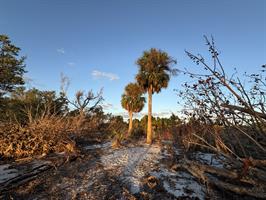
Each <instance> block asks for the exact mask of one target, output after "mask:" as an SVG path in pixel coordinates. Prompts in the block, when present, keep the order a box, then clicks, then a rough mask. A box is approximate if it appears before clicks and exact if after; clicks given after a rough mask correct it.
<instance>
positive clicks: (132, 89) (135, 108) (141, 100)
mask: <svg viewBox="0 0 266 200" xmlns="http://www.w3.org/2000/svg"><path fill="white" fill-rule="evenodd" d="M142 94H143V92H142V90H141V88H140V87H139V85H138V84H136V83H129V84H128V85H127V86H126V87H125V92H124V94H123V95H122V99H121V105H122V107H123V108H124V109H126V110H127V111H128V114H129V127H128V133H129V134H130V133H131V130H132V118H133V113H136V112H140V111H141V110H142V109H143V107H144V104H145V97H142Z"/></svg>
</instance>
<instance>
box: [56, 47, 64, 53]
mask: <svg viewBox="0 0 266 200" xmlns="http://www.w3.org/2000/svg"><path fill="white" fill-rule="evenodd" d="M56 51H57V52H58V53H60V54H65V53H66V52H65V49H64V48H60V49H56Z"/></svg>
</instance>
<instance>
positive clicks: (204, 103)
mask: <svg viewBox="0 0 266 200" xmlns="http://www.w3.org/2000/svg"><path fill="white" fill-rule="evenodd" d="M205 40H206V45H207V47H208V50H209V52H210V54H211V57H212V64H208V62H207V61H205V58H203V56H201V55H200V54H197V55H195V54H192V53H190V52H188V51H186V53H187V55H188V56H189V57H190V58H191V59H192V60H193V61H194V62H195V63H196V64H197V65H198V66H202V67H203V69H204V70H205V71H204V72H203V73H201V74H199V73H192V72H191V71H189V70H187V69H185V70H182V71H181V70H180V72H182V73H183V74H185V75H188V76H189V77H190V78H191V79H192V81H191V82H192V83H191V82H190V83H184V84H183V88H184V89H183V90H182V91H179V95H180V96H181V97H182V99H185V101H184V102H183V103H184V104H185V105H184V111H183V112H184V114H185V115H186V123H183V124H182V125H180V126H179V134H180V138H181V142H182V143H183V144H184V146H185V147H186V148H187V150H189V149H190V150H195V149H198V148H200V149H201V150H208V151H212V152H216V153H218V154H222V155H224V156H225V157H227V158H228V160H230V163H231V164H232V165H235V163H240V165H238V168H239V170H240V172H239V174H244V175H247V176H249V178H251V179H252V180H253V181H254V182H256V183H258V184H257V185H256V186H255V185H254V184H253V185H252V184H251V185H252V186H254V187H255V188H253V189H252V190H250V193H249V195H251V196H255V197H256V193H257V192H261V195H262V196H266V195H265V191H266V188H265V187H264V186H265V185H264V186H262V185H261V182H263V183H265V182H266V178H265V179H264V180H263V181H259V180H258V179H256V178H255V179H254V176H252V174H250V171H252V170H250V169H253V170H254V169H256V170H257V169H258V168H257V167H258V165H260V166H259V167H260V168H261V169H263V171H265V170H266V169H265V164H263V163H265V160H266V112H265V109H266V107H265V106H266V97H265V92H266V76H265V71H266V65H262V67H261V69H260V70H259V71H258V73H253V74H250V75H248V74H247V73H245V74H244V77H245V78H246V79H247V80H242V79H240V78H239V77H237V71H236V69H235V73H234V74H233V75H231V76H228V75H227V73H226V71H225V69H224V67H223V65H222V63H221V61H220V59H219V52H218V50H217V49H216V47H215V43H214V39H213V38H211V40H209V39H208V38H207V37H205ZM244 83H245V84H244ZM255 163H260V164H255ZM239 166H240V167H239ZM199 169H201V172H202V174H204V173H205V172H206V170H205V168H204V167H203V168H199ZM216 174H217V173H216ZM204 175H206V174H204ZM227 178H228V177H227ZM217 183H218V181H217ZM243 185H244V183H243ZM258 185H259V186H258ZM219 187H222V188H224V189H225V190H228V184H226V183H225V182H223V183H221V184H220V185H219ZM230 187H231V186H230ZM239 187H240V186H239ZM239 187H238V186H235V187H233V188H234V189H235V190H234V191H233V192H237V191H238V192H239V193H242V194H246V193H245V192H244V193H243V192H242V191H243V188H239ZM258 188H260V189H261V190H259V189H258ZM249 189H250V188H249ZM256 189H258V190H257V192H256ZM258 196H259V195H258Z"/></svg>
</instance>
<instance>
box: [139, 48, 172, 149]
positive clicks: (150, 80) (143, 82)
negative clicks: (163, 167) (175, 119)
mask: <svg viewBox="0 0 266 200" xmlns="http://www.w3.org/2000/svg"><path fill="white" fill-rule="evenodd" d="M175 63H176V61H175V60H173V59H172V58H171V57H170V56H169V55H168V54H167V53H166V52H163V51H161V50H158V49H154V48H152V49H150V50H149V51H144V53H143V56H142V57H141V58H139V59H138V60H137V65H138V67H139V72H138V74H137V75H136V80H137V82H138V84H139V85H140V86H141V88H142V89H143V91H145V92H147V93H148V127H147V143H148V144H151V143H152V94H153V93H154V92H156V93H159V92H160V91H161V89H162V88H166V87H167V86H168V82H169V80H170V74H171V73H172V72H173V70H172V69H171V65H172V64H175Z"/></svg>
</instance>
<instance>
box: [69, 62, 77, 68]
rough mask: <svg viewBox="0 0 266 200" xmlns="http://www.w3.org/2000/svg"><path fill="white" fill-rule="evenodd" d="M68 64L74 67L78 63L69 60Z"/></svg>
mask: <svg viewBox="0 0 266 200" xmlns="http://www.w3.org/2000/svg"><path fill="white" fill-rule="evenodd" d="M67 65H68V66H70V67H73V66H75V65H76V63H74V62H68V63H67Z"/></svg>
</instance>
